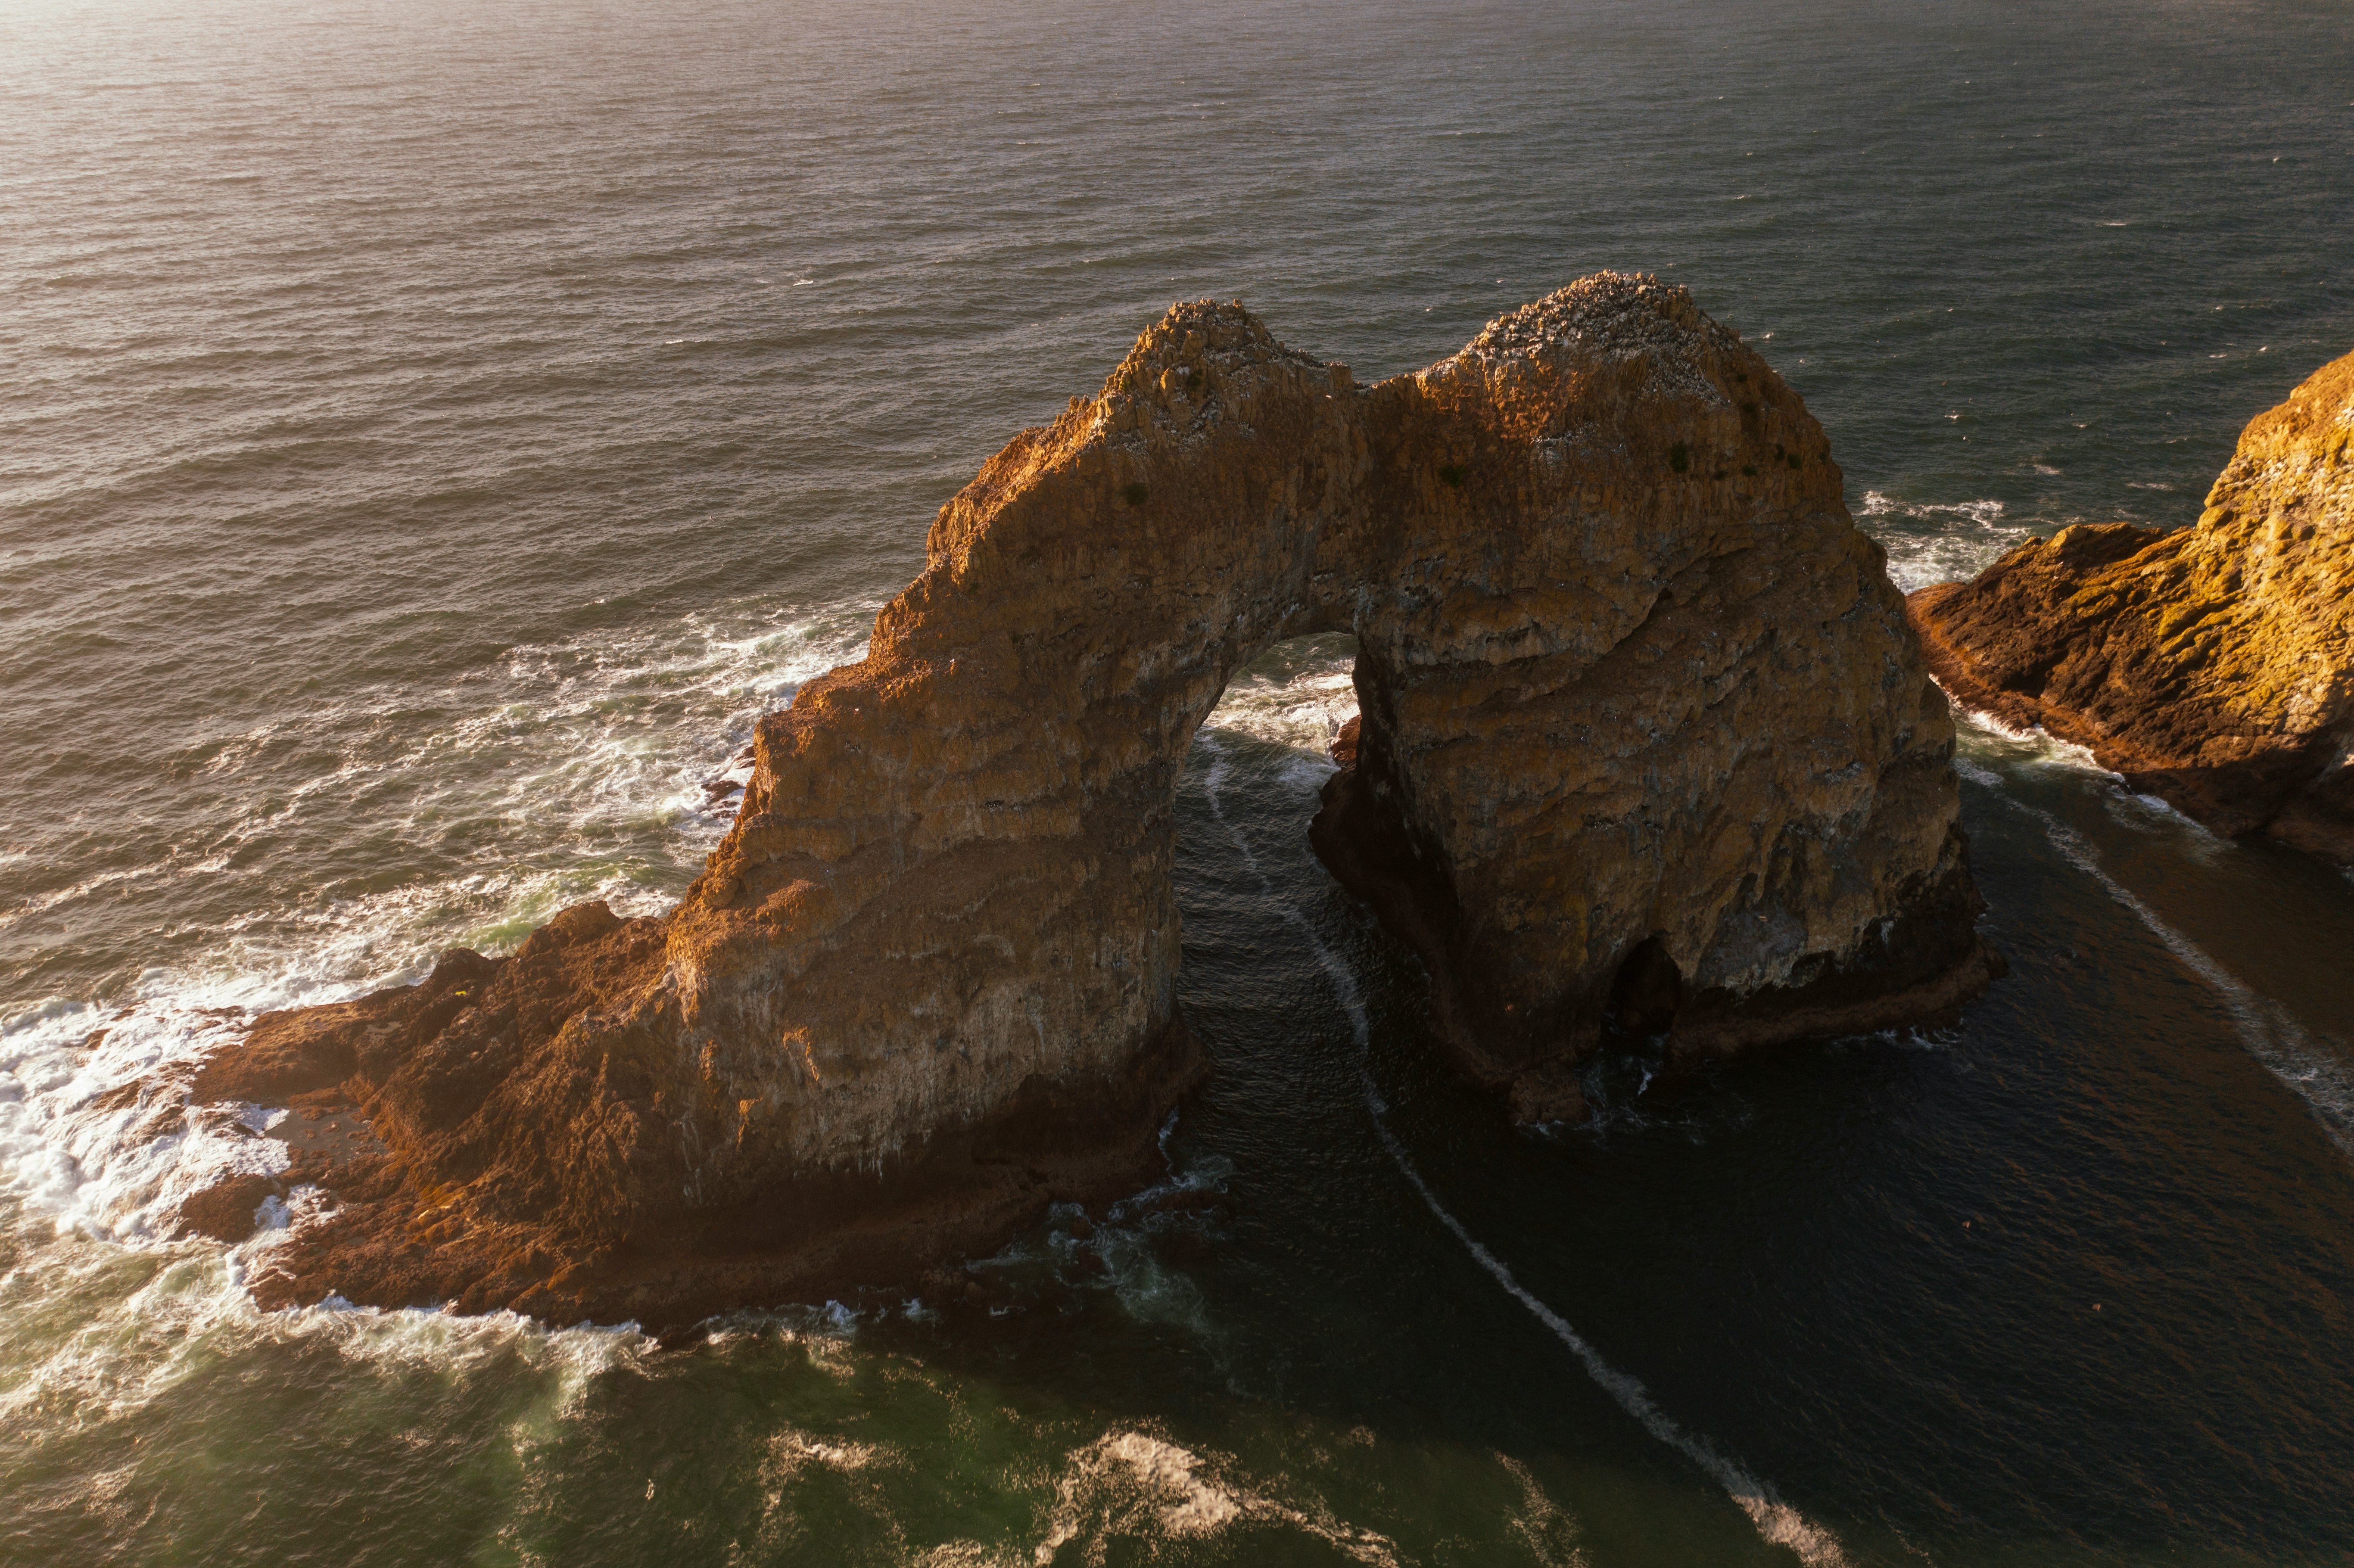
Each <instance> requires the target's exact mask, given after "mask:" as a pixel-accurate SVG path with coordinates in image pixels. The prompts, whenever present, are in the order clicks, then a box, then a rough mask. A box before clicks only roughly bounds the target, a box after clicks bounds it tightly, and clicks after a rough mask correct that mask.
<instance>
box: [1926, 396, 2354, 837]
mask: <svg viewBox="0 0 2354 1568" xmlns="http://www.w3.org/2000/svg"><path fill="white" fill-rule="evenodd" d="M1911 610H1912V613H1913V616H1914V620H1915V622H1916V623H1917V625H1918V627H1919V630H1920V631H1921V635H1922V639H1923V641H1924V642H1925V644H1926V645H1927V649H1928V652H1929V657H1930V662H1931V667H1932V669H1933V670H1934V671H1935V673H1936V675H1937V678H1938V679H1939V680H1940V681H1941V682H1943V683H1945V685H1946V689H1947V690H1948V691H1949V692H1951V693H1952V694H1954V696H1955V697H1956V699H1957V700H1958V701H1960V702H1961V703H1963V704H1964V705H1967V706H1969V707H1972V708H1976V709H1978V710H1981V711H1983V712H1985V713H1988V714H1990V715H1993V716H1994V717H1996V718H1998V719H2000V720H2001V721H2002V722H2004V723H2005V724H2009V725H2011V726H2016V727H2019V728H2033V727H2039V726H2040V727H2041V728H2042V729H2044V730H2047V731H2049V732H2050V733H2051V734H2052V735H2054V736H2059V737H2061V738H2062V739H2063V740H2069V741H2073V742H2076V743H2077V744H2079V745H2082V746H2085V747H2090V748H2091V749H2092V752H2093V755H2094V757H2095V758H2097V759H2098V760H2099V761H2100V763H2101V765H2102V766H2103V767H2105V768H2111V769H2114V770H2115V771H2116V772H2118V773H2122V774H2123V775H2125V777H2126V781H2127V782H2128V783H2129V784H2130V785H2131V786H2132V787H2133V788H2134V789H2137V790H2139V791H2142V792H2145V793H2149V794H2155V795H2158V796H2160V797H2162V798H2163V799H2165V800H2168V801H2169V802H2171V803H2172V804H2173V805H2175V806H2176V807H2178V808H2179V809H2180V810H2182V811H2184V812H2185V813H2187V814H2188V815H2190V816H2191V817H2193V818H2196V819H2197V820H2198V821H2201V822H2203V823H2205V824H2206V825H2207V826H2209V827H2211V828H2212V829H2214V830H2215V831H2216V832H2221V833H2228V834H2239V833H2254V832H2263V833H2268V834H2270V835H2271V836H2273V837H2274V838H2277V839H2280V840H2282V841H2284V842H2288V843H2291V844H2295V845H2296V846H2298V847H2299V848H2301V849H2306V850H2310V851H2312V852H2314V853H2317V854H2320V855H2323V856H2326V857H2327V858H2328V859H2331V860H2333V861H2336V862H2338V863H2340V864H2354V354H2349V355H2346V356H2345V357H2344V358H2342V359H2338V360H2336V361H2334V362H2332V363H2331V364H2329V365H2327V366H2323V367H2322V368H2321V369H2319V370H2317V371H2316V372H2315V373H2314V374H2313V375H2312V376H2310V377H2309V378H2307V379H2306V382H2305V384H2304V385H2303V386H2301V387H2297V388H2296V391H2294V392H2292V393H2291V394H2289V397H2288V400H2287V401H2286V402H2285V403H2283V404H2281V405H2280V406H2279V407H2278V408H2273V409H2271V410H2269V411H2267V412H2265V413H2263V414H2260V415H2258V416H2257V417H2256V418H2254V419H2253V420H2252V421H2251V422H2250V423H2249V425H2248V428H2247V429H2246V430H2244V431H2243V432H2242V434H2241V436H2240V445H2239V450H2237V451H2235V452H2234V453H2233V454H2232V461H2231V462H2230V463H2229V464H2228V465H2227V466H2226V467H2225V468H2224V470H2223V471H2222V473H2221V475H2220V476H2219V477H2218V478H2217V479H2216V481H2215V485H2214V488H2213V489H2212V490H2211V491H2210V492H2209V493H2208V495H2207V506H2206V510H2205V511H2204V512H2203V513H2202V514H2200V519H2199V522H2198V524H2196V525H2195V526H2193V527H2190V528H2184V529H2181V530H2179V531H2178V532H2175V533H2171V534H2159V533H2157V532H2155V531H2153V530H2150V529H2146V528H2137V527H2136V526H2134V525H2133V524H2128V523H2110V524H2083V525H2080V526H2077V527H2073V528H2063V529H2062V530H2061V531H2060V532H2059V533H2057V534H2055V535H2052V537H2051V538H2050V539H2049V540H2032V541H2030V542H2029V543H2027V544H2025V545H2022V546H2020V547H2019V548H2018V549H2016V550H2013V551H2011V552H2010V553H2009V555H2007V556H2004V557H2003V558H2002V559H2001V560H1999V561H1997V562H1996V563H1995V564H1994V565H1993V566H1991V567H1988V568H1987V569H1986V570H1985V571H1984V572H1982V573H1980V574H1979V575H1978V577H1977V578H1976V579H1975V580H1973V581H1970V582H1967V583H1941V584H1939V585H1938V586H1936V587H1935V588H1923V589H1921V590H1920V591H1919V592H1917V593H1915V594H1914V595H1913V597H1912V599H1911Z"/></svg>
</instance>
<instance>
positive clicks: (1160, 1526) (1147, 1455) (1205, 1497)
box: [1031, 1427, 1398, 1568]
mask: <svg viewBox="0 0 2354 1568" xmlns="http://www.w3.org/2000/svg"><path fill="white" fill-rule="evenodd" d="M1231 1469H1232V1466H1231V1464H1230V1463H1229V1462H1227V1461H1225V1460H1224V1459H1221V1458H1216V1457H1209V1456H1204V1455H1201V1454H1197V1453H1195V1452H1194V1451H1193V1450H1192V1449H1190V1448H1186V1447H1184V1446H1181V1445H1179V1444H1176V1443H1172V1442H1171V1441H1169V1440H1168V1439H1167V1438H1165V1437H1161V1436H1156V1435H1154V1434H1153V1433H1150V1432H1147V1431H1140V1430H1137V1429H1134V1428H1125V1429H1124V1428H1120V1427H1113V1428H1111V1429H1110V1430H1108V1431H1107V1432H1105V1433H1104V1435H1103V1436H1100V1437H1098V1438H1097V1439H1096V1440H1095V1441H1094V1442H1092V1443H1089V1444H1087V1445H1086V1446H1083V1447H1080V1448H1077V1449H1075V1450H1074V1451H1072V1452H1071V1453H1070V1454H1067V1455H1066V1456H1065V1457H1064V1460H1063V1467H1062V1474H1061V1475H1060V1476H1059V1477H1057V1478H1056V1480H1055V1508H1054V1511H1053V1512H1052V1514H1050V1515H1049V1516H1048V1519H1047V1523H1046V1530H1045V1533H1044V1535H1043V1536H1041V1537H1040V1539H1039V1541H1038V1543H1037V1545H1036V1546H1035V1547H1034V1549H1033V1551H1032V1552H1031V1561H1032V1562H1033V1563H1039V1564H1044V1563H1053V1562H1054V1561H1055V1558H1056V1557H1057V1556H1059V1555H1060V1554H1061V1553H1062V1552H1063V1549H1064V1548H1065V1547H1066V1546H1069V1545H1070V1544H1071V1543H1072V1542H1086V1544H1087V1546H1088V1547H1089V1548H1091V1549H1092V1550H1089V1551H1087V1552H1083V1553H1082V1556H1083V1560H1085V1561H1087V1562H1101V1561H1103V1551H1102V1548H1103V1546H1104V1544H1105V1543H1106V1542H1108V1541H1109V1540H1110V1539H1112V1538H1113V1537H1115V1536H1117V1537H1119V1538H1122V1539H1126V1540H1131V1541H1132V1540H1136V1539H1140V1538H1142V1539H1147V1540H1150V1539H1152V1538H1155V1537H1157V1538H1159V1539H1160V1540H1162V1541H1198V1540H1202V1539H1204V1538H1206V1537H1210V1536H1214V1535H1217V1534H1219V1533H1221V1532H1223V1531H1226V1530H1227V1529H1229V1528H1231V1527H1233V1526H1235V1525H1236V1524H1238V1523H1251V1524H1259V1525H1266V1524H1279V1525H1283V1526H1287V1527H1288V1528H1290V1529H1292V1530H1295V1531H1300V1532H1302V1533H1304V1534H1307V1535H1310V1536H1313V1537H1314V1538H1316V1539H1317V1540H1320V1541H1321V1542H1324V1543H1325V1544H1327V1545H1329V1546H1331V1547H1332V1548H1334V1549H1335V1550H1337V1551H1338V1552H1340V1553H1341V1555H1342V1556H1345V1557H1347V1558H1349V1559H1350V1560H1351V1561H1352V1562H1356V1563H1367V1564H1373V1565H1375V1568H1394V1564H1395V1563H1397V1562H1398V1555H1397V1549H1396V1547H1395V1546H1394V1544H1393V1543H1392V1542H1390V1541H1389V1539H1388V1538H1387V1537H1385V1536H1382V1535H1379V1534H1376V1533H1374V1532H1373V1531H1366V1530H1358V1529H1355V1528H1353V1527H1351V1526H1348V1525H1344V1524H1341V1523H1340V1522H1339V1521H1337V1520H1334V1519H1332V1518H1331V1515H1330V1514H1329V1513H1328V1512H1327V1511H1326V1510H1323V1509H1321V1508H1314V1509H1300V1508H1295V1507H1292V1506H1290V1505H1289V1504H1287V1503H1284V1502H1280V1501H1278V1500H1276V1499H1272V1498H1267V1497H1264V1496H1262V1495H1260V1494H1259V1493H1257V1492H1255V1491H1252V1490H1249V1489H1246V1488H1244V1487H1243V1486H1241V1485H1240V1484H1238V1483H1237V1482H1235V1481H1234V1480H1232V1479H1230V1478H1228V1477H1227V1475H1226V1473H1225V1472H1228V1471H1230V1470H1231Z"/></svg>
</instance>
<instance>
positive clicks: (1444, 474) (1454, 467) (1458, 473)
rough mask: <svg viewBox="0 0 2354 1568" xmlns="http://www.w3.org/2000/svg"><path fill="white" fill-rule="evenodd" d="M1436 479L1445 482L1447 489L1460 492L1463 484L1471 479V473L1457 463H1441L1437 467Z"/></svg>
mask: <svg viewBox="0 0 2354 1568" xmlns="http://www.w3.org/2000/svg"><path fill="white" fill-rule="evenodd" d="M1438 477H1439V478H1441V479H1443V480H1445V481H1446V482H1447V485H1448V487H1449V488H1451V489H1455V490H1460V489H1462V488H1463V482H1464V481H1465V480H1467V479H1469V478H1470V477H1471V471H1470V470H1469V469H1467V468H1465V467H1464V466H1463V465H1462V464H1461V463H1459V462H1443V463H1440V464H1439V465H1438Z"/></svg>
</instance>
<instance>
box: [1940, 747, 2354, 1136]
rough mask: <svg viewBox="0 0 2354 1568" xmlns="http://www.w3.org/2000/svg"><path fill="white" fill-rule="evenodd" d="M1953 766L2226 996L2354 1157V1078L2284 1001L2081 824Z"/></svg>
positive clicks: (2240, 1029)
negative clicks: (2130, 883)
mask: <svg viewBox="0 0 2354 1568" xmlns="http://www.w3.org/2000/svg"><path fill="white" fill-rule="evenodd" d="M1954 765H1955V767H1956V768H1958V769H1959V770H1960V771H1961V774H1962V776H1963V777H1964V778H1966V779H1969V780H1970V781H1971V782H1973V783H1976V784H1982V785H1984V786H1986V788H1987V789H1989V790H1990V791H1992V792H1993V794H1994V797H1995V799H1997V800H2000V801H2002V802H2003V804H2005V805H2007V806H2009V807H2010V808H2011V809H2013V810H2018V811H2023V812H2025V813H2026V814H2027V815H2028V816H2030V817H2032V818H2033V819H2035V821H2036V822H2037V824H2038V825H2039V826H2041V828H2042V830H2043V833H2044V836H2045V837H2046V838H2048V839H2049V840H2051V842H2052V848H2054V849H2056V850H2058V851H2059V852H2060V854H2061V858H2062V859H2063V860H2065V861H2067V862H2068V863H2069V864H2071V865H2073V866H2074V867H2075V868H2076V869H2077V870H2079V871H2081V872H2083V873H2084V874H2085V875H2087V876H2089V877H2091V878H2092V879H2093V880H2094V881H2095V882H2097V883H2099V884H2100V885H2101V888H2102V890H2103V891H2104V892H2105V893H2106V894H2107V895H2109V896H2110V897H2111V898H2114V899H2115V900H2116V901H2117V902H2118V903H2119V904H2121V905H2123V906H2125V907H2126V909H2128V910H2130V911H2131V912H2132V913H2133V916H2134V917H2135V918H2136V919H2137V920H2139V921H2140V922H2141V923H2142V924H2143V925H2144V926H2146V927H2148V928H2149V932H2150V935H2152V936H2154V937H2156V938H2158V941H2159V942H2161V943H2163V944H2164V945H2165V947H2166V950H2167V951H2168V952H2170V953H2172V954H2173V955H2174V956H2175V957H2176V958H2177V959H2179V960H2180V961H2181V963H2182V966H2183V967H2184V968H2185V969H2189V970H2190V972H2191V973H2192V974H2195V975H2197V976H2198V977H2199V978H2200V980H2204V981H2206V982H2207V984H2208V985H2209V986H2210V987H2211V988H2212V989H2213V991H2214V992H2215V994H2216V995H2217V996H2218V997H2220V998H2221V1000H2222V1002H2223V1007H2224V1011H2226V1012H2229V1013H2230V1014H2231V1015H2232V1028H2233V1030H2234V1031H2236V1032H2237V1033H2238V1034H2239V1036H2240V1039H2241V1042H2242V1043H2243V1044H2245V1045H2246V1046H2247V1048H2248V1054H2250V1055H2252V1056H2253V1057H2254V1058H2255V1059H2256V1060H2257V1061H2259V1062H2261V1063H2263V1064H2264V1068H2265V1070H2266V1071H2268V1072H2270V1073H2271V1074H2272V1075H2273V1076H2274V1077H2276V1078H2278V1079H2279V1080H2280V1081H2281V1082H2282V1083H2284V1084H2285V1085H2287V1086H2289V1088H2290V1089H2291V1090H2293V1091H2294V1092H2295V1093H2296V1096H2297V1097H2298V1098H2299V1099H2302V1100H2303V1101H2304V1102H2305V1103H2306V1106H2307V1107H2309V1108H2310V1109H2311V1110H2312V1112H2313V1115H2314V1118H2315V1119H2316V1120H2317V1121H2319V1122H2320V1123H2321V1126H2322V1130H2323V1131H2325V1132H2327V1134H2328V1135H2329V1140H2330V1141H2331V1142H2332V1143H2335V1144H2336V1145H2338V1148H2339V1149H2340V1150H2344V1151H2345V1152H2346V1154H2347V1155H2348V1156H2349V1158H2354V1079H2349V1076H2348V1075H2347V1073H2346V1070H2345V1068H2344V1067H2343V1066H2342V1065H2339V1064H2338V1062H2336V1061H2335V1060H2333V1059H2332V1058H2331V1057H2330V1056H2329V1055H2328V1054H2326V1053H2324V1052H2323V1051H2321V1050H2320V1049H2319V1048H2317V1046H2316V1045H2315V1044H2314V1043H2313V1039H2312V1037H2311V1036H2310V1035H2308V1034H2307V1033H2306V1031H2305V1026H2304V1025H2303V1024H2301V1023H2299V1022H2297V1021H2296V1019H2294V1018H2292V1017H2290V1016H2289V1015H2288V1013H2287V1012H2286V1011H2285V1010H2284V1009H2283V1008H2282V1007H2280V1006H2279V1004H2277V1003H2275V1002H2273V1001H2267V1000H2266V999H2265V998H2264V997H2261V996H2258V995H2257V994H2256V993H2255V992H2254V991H2251V990H2249V989H2248V987H2247V986H2245V985H2243V984H2242V983H2241V981H2240V980H2239V979H2238V977H2236V976H2234V975H2233V974H2232V971H2231V970H2229V969H2225V968H2224V967H2223V966H2222V965H2221V964H2219V963H2217V962H2216V961H2215V959H2213V958H2212V957H2211V956H2210V955H2209V954H2208V953H2207V951H2206V950H2205V949H2204V948H2200V946H2199V945H2198V944H2197V943H2195V942H2193V941H2192V940H2191V939H2190V938H2188V937H2186V936H2184V935H2183V934H2182V933H2181V932H2180V931H2178V930H2176V929H2175V928H2174V927H2172V926H2170V925H2168V923H2167V922H2166V921H2165V920H2163V919H2161V918H2160V917H2159V916H2158V912H2157V911H2156V910H2154V909H2152V908H2151V907H2150V906H2148V905H2147V904H2146V903H2144V902H2143V901H2142V900H2141V899H2140V898H2139V897H2138V896H2137V895H2135V893H2134V892H2133V890H2132V889H2131V888H2129V887H2126V885H2124V884H2123V883H2121V882H2119V881H2118V880H2117V879H2116V878H2115V877H2114V876H2111V875H2110V874H2108V872H2107V871H2106V870H2105V869H2104V868H2103V867H2102V865H2101V863H2100V857H2099V856H2098V855H2097V854H2095V853H2094V850H2093V846H2092V845H2091V844H2089V843H2087V842H2084V836H2083V835H2082V834H2080V833H2078V832H2076V830H2075V829H2073V828H2072V827H2070V826H2069V825H2068V824H2067V823H2065V822H2063V821H2061V820H2060V819H2059V818H2057V817H2055V816H2053V815H2052V813H2051V812H2049V811H2046V810H2042V809H2041V808H2040V807H2036V806H2031V805H2029V804H2028V803H2027V802H2026V801H2024V800H2020V799H2018V798H2017V797H2016V796H2014V795H2012V794H2011V793H2010V791H2009V790H2008V789H2005V788H2004V787H2003V780H2002V778H2001V776H2000V775H1999V774H1997V773H1995V772H1993V771H1992V770H1990V769H1988V768H1981V767H1979V766H1978V765H1977V764H1975V763H1972V762H1969V761H1967V760H1965V759H1962V758H1956V759H1955V764H1954Z"/></svg>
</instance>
